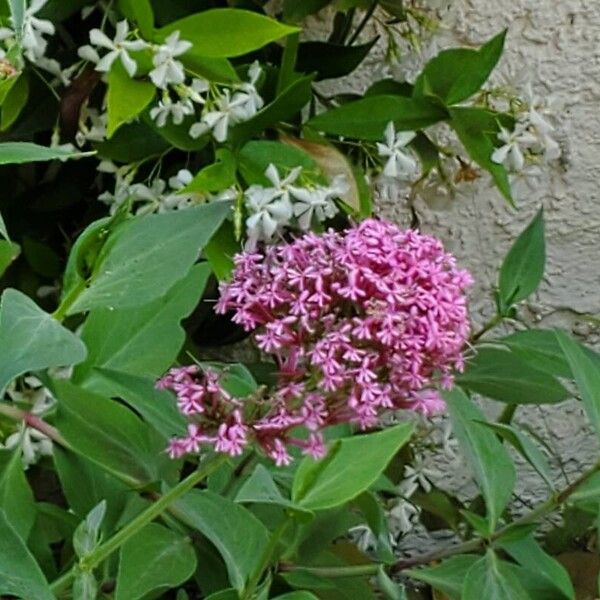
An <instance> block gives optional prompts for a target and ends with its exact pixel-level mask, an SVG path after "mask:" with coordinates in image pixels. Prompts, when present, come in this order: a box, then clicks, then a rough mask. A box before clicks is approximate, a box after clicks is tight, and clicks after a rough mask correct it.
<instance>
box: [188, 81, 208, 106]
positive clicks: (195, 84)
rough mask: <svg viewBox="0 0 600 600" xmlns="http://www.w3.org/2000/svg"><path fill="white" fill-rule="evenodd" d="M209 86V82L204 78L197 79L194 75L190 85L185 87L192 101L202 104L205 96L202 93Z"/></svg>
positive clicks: (204, 92) (206, 90)
mask: <svg viewBox="0 0 600 600" xmlns="http://www.w3.org/2000/svg"><path fill="white" fill-rule="evenodd" d="M209 88H210V84H209V83H208V81H206V79H199V78H197V77H195V78H194V79H192V85H191V86H188V87H187V88H186V90H185V91H186V93H187V95H188V97H189V98H190V100H191V101H192V102H196V104H204V103H205V102H206V98H205V97H204V96H203V94H206V92H208V90H209Z"/></svg>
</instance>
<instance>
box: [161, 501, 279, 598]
mask: <svg viewBox="0 0 600 600" xmlns="http://www.w3.org/2000/svg"><path fill="white" fill-rule="evenodd" d="M173 508H174V510H175V513H174V514H176V515H177V518H178V519H180V520H181V521H183V522H184V523H186V524H187V525H189V526H190V527H194V528H195V529H197V530H198V531H200V533H202V534H203V535H205V536H206V537H207V538H208V539H209V540H210V541H211V542H212V543H213V544H214V545H215V546H216V548H217V550H218V551H219V553H220V554H221V556H222V557H223V560H224V561H225V564H226V565H227V572H228V573H229V580H230V582H231V585H233V586H234V587H235V588H236V589H237V590H243V589H244V587H245V585H246V581H247V579H248V577H249V576H250V574H251V573H253V572H254V569H255V568H256V567H257V566H258V563H259V561H260V559H261V556H262V553H263V552H264V551H265V548H266V546H267V544H268V542H269V531H268V530H267V528H266V527H265V526H264V525H263V524H262V523H261V522H260V521H259V520H258V519H257V518H256V517H255V516H254V515H253V514H252V513H251V512H250V511H249V510H247V509H245V508H244V507H243V506H241V505H240V504H236V503H234V502H232V501H231V500H228V499H227V498H224V497H222V496H218V495H216V494H214V493H212V492H209V491H207V490H205V491H200V490H193V491H191V492H189V493H188V494H186V495H185V496H183V497H182V498H180V499H179V500H177V502H175V503H174V504H173ZM223 515H227V518H223Z"/></svg>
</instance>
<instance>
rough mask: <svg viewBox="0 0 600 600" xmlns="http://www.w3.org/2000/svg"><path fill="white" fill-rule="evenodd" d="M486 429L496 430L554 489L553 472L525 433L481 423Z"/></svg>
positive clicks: (496, 424)
mask: <svg viewBox="0 0 600 600" xmlns="http://www.w3.org/2000/svg"><path fill="white" fill-rule="evenodd" d="M480 423H481V425H483V426H484V427H489V428H490V429H492V430H494V431H495V432H496V433H497V434H498V435H499V436H500V437H502V439H504V440H506V441H507V442H508V443H509V444H510V445H511V446H512V447H513V448H514V449H515V450H516V451H517V452H518V453H519V454H520V455H521V456H522V457H523V458H524V459H525V460H526V461H527V462H528V463H529V464H530V465H531V466H532V467H533V468H534V469H535V470H536V471H537V472H538V474H539V475H540V477H541V478H542V479H543V480H544V481H545V482H546V483H547V484H548V487H550V489H553V488H554V483H553V481H552V471H551V470H550V465H549V464H548V461H547V460H546V457H545V456H544V454H543V453H542V451H541V450H540V449H539V448H538V447H537V446H536V445H535V444H534V443H533V441H532V440H531V439H530V438H529V436H528V435H526V434H525V433H524V432H522V431H520V430H519V429H517V428H516V427H514V426H511V425H505V424H503V423H488V422H485V421H480Z"/></svg>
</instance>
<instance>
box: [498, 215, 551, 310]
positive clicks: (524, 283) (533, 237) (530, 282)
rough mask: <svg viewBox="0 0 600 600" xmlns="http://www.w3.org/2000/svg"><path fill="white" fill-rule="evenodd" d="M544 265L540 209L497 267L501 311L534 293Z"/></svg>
mask: <svg viewBox="0 0 600 600" xmlns="http://www.w3.org/2000/svg"><path fill="white" fill-rule="evenodd" d="M545 264H546V245H545V242H544V211H543V208H540V210H539V211H538V213H537V214H536V216H535V218H534V219H533V221H531V223H530V224H529V225H528V226H527V228H526V229H525V230H524V231H523V232H522V233H521V234H520V235H519V237H518V238H517V239H516V240H515V243H514V244H513V245H512V247H511V249H510V250H509V251H508V254H507V255H506V257H505V259H504V261H503V263H502V266H501V267H500V276H499V279H498V294H499V302H500V309H501V310H502V311H506V310H507V309H508V308H510V306H512V305H513V304H516V303H517V302H520V301H521V300H525V298H527V297H528V296H529V295H530V294H532V293H533V292H535V290H536V289H537V287H538V286H539V284H540V282H541V281H542V277H543V276H544V266H545Z"/></svg>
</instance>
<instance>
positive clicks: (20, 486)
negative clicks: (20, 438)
mask: <svg viewBox="0 0 600 600" xmlns="http://www.w3.org/2000/svg"><path fill="white" fill-rule="evenodd" d="M0 509H1V510H3V511H4V514H5V515H6V517H7V518H8V519H9V521H10V524H11V525H12V526H13V527H14V528H15V531H16V532H17V533H18V534H19V537H20V538H21V539H22V540H27V538H28V537H29V532H30V531H31V528H32V527H33V523H34V521H35V513H36V510H35V500H34V498H33V493H32V491H31V488H30V487H29V483H28V482H27V479H26V478H25V473H24V472H23V464H22V462H21V450H20V448H17V450H16V451H14V452H8V451H1V452H0Z"/></svg>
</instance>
